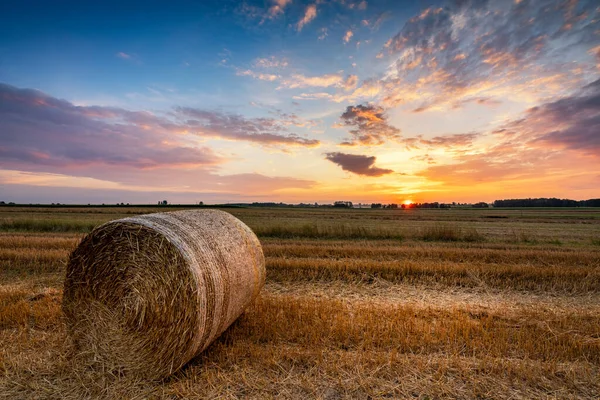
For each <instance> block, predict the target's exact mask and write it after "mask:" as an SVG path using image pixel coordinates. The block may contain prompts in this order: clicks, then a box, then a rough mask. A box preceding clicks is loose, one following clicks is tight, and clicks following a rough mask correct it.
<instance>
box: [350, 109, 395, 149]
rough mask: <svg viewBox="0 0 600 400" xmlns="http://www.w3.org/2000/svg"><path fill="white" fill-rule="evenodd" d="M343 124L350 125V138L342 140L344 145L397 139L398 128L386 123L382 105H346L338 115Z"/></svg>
mask: <svg viewBox="0 0 600 400" xmlns="http://www.w3.org/2000/svg"><path fill="white" fill-rule="evenodd" d="M340 119H341V120H342V124H343V126H347V127H352V128H353V129H351V130H350V134H351V135H352V139H350V140H349V141H344V142H342V143H341V144H342V145H344V146H356V145H368V146H373V145H375V146H376V145H381V144H383V143H385V142H386V141H388V140H394V141H399V140H400V139H401V138H402V136H401V135H400V130H399V129H398V128H395V127H393V126H391V125H389V124H388V123H387V116H386V115H385V110H384V109H383V108H382V107H379V106H375V105H372V104H367V105H362V104H359V105H356V106H348V107H347V108H346V111H345V112H344V113H343V114H342V115H341V116H340Z"/></svg>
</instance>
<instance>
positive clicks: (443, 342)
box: [0, 207, 600, 399]
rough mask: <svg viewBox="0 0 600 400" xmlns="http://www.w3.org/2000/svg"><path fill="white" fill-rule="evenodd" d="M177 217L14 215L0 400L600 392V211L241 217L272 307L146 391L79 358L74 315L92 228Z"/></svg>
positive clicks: (586, 395) (4, 252) (122, 211)
mask: <svg viewBox="0 0 600 400" xmlns="http://www.w3.org/2000/svg"><path fill="white" fill-rule="evenodd" d="M167 209H168V208H166V207H161V208H159V209H156V208H133V207H132V208H128V207H120V208H109V207H106V208H42V207H40V208H16V207H3V208H0V271H1V273H0V398H7V399H15V398H25V399H27V398H32V399H34V398H35V399H44V398H47V399H51V398H67V399H69V398H72V399H76V398H77V399H79V398H106V399H112V398H156V399H172V398H182V399H183V398H186V399H187V398H192V399H193V398H198V399H200V398H256V399H263V398H291V399H293V398H323V399H340V398H353V399H354V398H359V399H367V398H417V399H433V398H465V399H471V398H498V399H509V398H510V399H530V398H565V399H566V398H582V399H595V398H598V397H600V245H599V244H600V210H594V209H527V210H507V209H489V210H471V209H452V210H332V209H329V210H327V209H257V208H248V209H227V211H228V212H231V213H232V214H234V215H235V216H236V217H238V218H240V219H241V220H242V221H244V222H245V223H246V224H248V225H249V226H250V227H251V228H252V229H253V230H254V231H255V232H256V233H257V235H258V236H259V239H260V240H261V243H262V246H263V250H264V254H265V259H266V267H267V280H266V285H265V287H264V289H263V291H262V292H261V295H260V296H259V298H258V299H257V300H256V301H255V302H254V303H253V304H252V305H251V306H250V307H249V308H248V309H247V310H246V312H245V313H244V314H243V315H242V317H241V318H240V319H238V320H237V321H236V322H235V323H234V324H233V325H232V326H231V327H230V328H229V329H228V330H227V331H226V332H225V333H224V334H223V335H222V336H221V337H220V338H219V339H217V341H216V342H215V343H213V345H212V346H210V347H209V348H208V350H207V351H206V352H205V353H203V354H202V355H200V356H199V357H197V358H196V359H194V360H192V362H191V363H189V364H188V365H187V366H186V367H184V368H183V369H182V370H180V371H179V372H177V373H176V374H175V375H173V376H172V377H171V378H168V379H166V380H164V381H160V382H152V383H148V382H147V381H142V380H139V379H135V378H131V377H128V376H126V375H125V376H120V375H115V374H107V373H106V372H105V371H102V370H99V369H98V368H97V367H95V366H94V365H93V363H92V364H87V365H81V364H78V363H76V362H75V360H74V358H73V355H72V354H71V350H72V349H71V347H70V344H69V340H68V339H67V335H66V327H65V323H64V321H63V317H62V312H61V303H62V296H63V294H62V288H63V281H64V273H65V268H66V263H67V258H68V255H69V253H70V251H71V250H72V249H74V248H75V246H76V245H77V244H78V242H79V240H80V239H81V237H82V236H83V234H84V233H85V232H88V231H89V230H90V229H91V228H93V226H95V225H96V224H99V223H103V222H106V221H109V220H113V219H116V218H122V217H126V216H132V215H137V214H140V213H150V212H156V211H158V210H160V211H165V210H167Z"/></svg>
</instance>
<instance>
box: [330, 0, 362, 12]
mask: <svg viewBox="0 0 600 400" xmlns="http://www.w3.org/2000/svg"><path fill="white" fill-rule="evenodd" d="M335 1H336V2H337V3H339V4H341V5H343V6H346V7H348V8H349V9H351V10H354V9H356V10H361V11H364V10H366V9H367V5H368V3H367V2H366V1H365V0H359V1H355V0H335Z"/></svg>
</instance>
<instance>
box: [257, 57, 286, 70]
mask: <svg viewBox="0 0 600 400" xmlns="http://www.w3.org/2000/svg"><path fill="white" fill-rule="evenodd" d="M253 65H254V67H256V68H265V69H266V68H285V67H287V66H288V65H289V61H288V60H287V59H286V58H281V59H280V58H277V57H275V56H271V57H266V58H257V59H256V60H254V62H253Z"/></svg>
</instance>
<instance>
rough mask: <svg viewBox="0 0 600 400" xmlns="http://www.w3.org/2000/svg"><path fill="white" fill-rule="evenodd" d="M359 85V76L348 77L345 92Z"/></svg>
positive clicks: (345, 81)
mask: <svg viewBox="0 0 600 400" xmlns="http://www.w3.org/2000/svg"><path fill="white" fill-rule="evenodd" d="M357 84H358V76H356V75H348V76H347V77H346V80H344V83H343V86H344V89H345V90H352V89H354V88H356V85H357Z"/></svg>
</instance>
